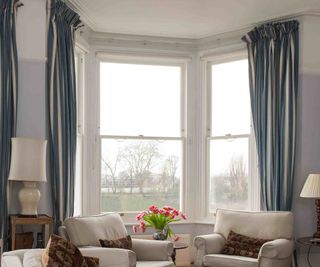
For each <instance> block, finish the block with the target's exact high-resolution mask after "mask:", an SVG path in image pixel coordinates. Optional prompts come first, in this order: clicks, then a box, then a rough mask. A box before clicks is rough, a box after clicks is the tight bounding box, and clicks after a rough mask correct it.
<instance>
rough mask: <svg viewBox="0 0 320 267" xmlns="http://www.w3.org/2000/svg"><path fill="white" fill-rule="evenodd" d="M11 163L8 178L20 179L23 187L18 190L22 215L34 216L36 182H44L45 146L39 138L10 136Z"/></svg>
mask: <svg viewBox="0 0 320 267" xmlns="http://www.w3.org/2000/svg"><path fill="white" fill-rule="evenodd" d="M11 143H12V150H11V165H10V173H9V180H10V181H22V182H23V184H24V187H23V188H21V189H20V191H19V201H20V204H21V212H20V215H22V216H31V217H36V216H37V215H38V204H39V200H40V191H39V189H38V188H37V182H46V181H47V175H46V146H47V141H46V140H41V139H33V138H24V137H16V138H11Z"/></svg>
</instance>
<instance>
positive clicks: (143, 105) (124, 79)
mask: <svg viewBox="0 0 320 267" xmlns="http://www.w3.org/2000/svg"><path fill="white" fill-rule="evenodd" d="M100 90H101V92H100V101H101V102H100V106H101V110H100V112H101V114H100V131H101V134H108V135H127V136H128V135H133V136H137V135H145V136H180V134H181V133H180V132H181V129H180V91H181V68H180V67H176V66H151V65H137V64H119V63H101V64H100Z"/></svg>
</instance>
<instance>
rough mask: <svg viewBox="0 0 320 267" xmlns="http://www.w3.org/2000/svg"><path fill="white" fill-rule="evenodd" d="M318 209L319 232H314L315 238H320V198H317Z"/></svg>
mask: <svg viewBox="0 0 320 267" xmlns="http://www.w3.org/2000/svg"><path fill="white" fill-rule="evenodd" d="M316 210H317V232H315V233H314V234H313V237H314V238H320V199H316Z"/></svg>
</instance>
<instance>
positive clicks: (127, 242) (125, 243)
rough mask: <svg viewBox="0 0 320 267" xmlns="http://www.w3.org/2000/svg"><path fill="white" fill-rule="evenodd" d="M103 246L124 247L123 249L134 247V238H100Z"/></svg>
mask: <svg viewBox="0 0 320 267" xmlns="http://www.w3.org/2000/svg"><path fill="white" fill-rule="evenodd" d="M99 242H100V244H101V247H105V248H123V249H130V250H131V249H132V240H131V236H129V235H128V236H126V237H123V238H119V239H116V240H102V239H99Z"/></svg>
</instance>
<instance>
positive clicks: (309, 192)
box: [300, 173, 320, 198]
mask: <svg viewBox="0 0 320 267" xmlns="http://www.w3.org/2000/svg"><path fill="white" fill-rule="evenodd" d="M300 197H307V198H320V174H319V173H317V174H309V176H308V178H307V180H306V182H305V184H304V186H303V188H302V191H301V193H300Z"/></svg>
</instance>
